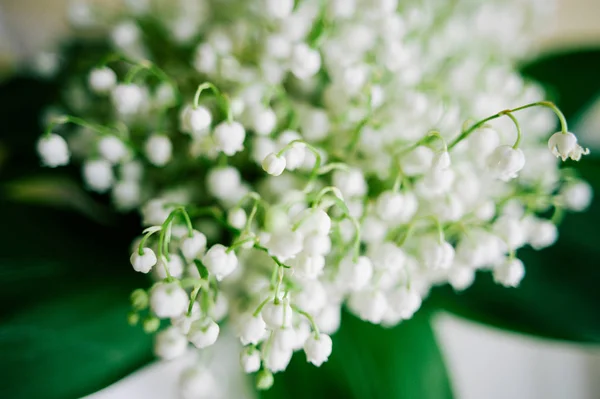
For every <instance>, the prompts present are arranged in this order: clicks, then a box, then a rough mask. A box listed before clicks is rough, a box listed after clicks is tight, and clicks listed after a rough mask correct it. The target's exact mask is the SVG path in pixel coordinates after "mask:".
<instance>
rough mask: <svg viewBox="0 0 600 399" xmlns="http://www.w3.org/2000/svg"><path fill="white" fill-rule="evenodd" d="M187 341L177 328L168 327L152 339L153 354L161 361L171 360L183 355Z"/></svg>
mask: <svg viewBox="0 0 600 399" xmlns="http://www.w3.org/2000/svg"><path fill="white" fill-rule="evenodd" d="M187 344H188V340H187V338H186V337H185V335H183V334H182V333H181V332H180V331H179V330H178V329H177V328H175V327H169V328H167V329H166V330H163V331H161V332H159V333H158V334H156V337H155V338H154V353H156V356H158V357H160V358H161V359H163V360H172V359H175V358H177V357H179V356H181V355H183V354H184V353H185V351H186V349H187Z"/></svg>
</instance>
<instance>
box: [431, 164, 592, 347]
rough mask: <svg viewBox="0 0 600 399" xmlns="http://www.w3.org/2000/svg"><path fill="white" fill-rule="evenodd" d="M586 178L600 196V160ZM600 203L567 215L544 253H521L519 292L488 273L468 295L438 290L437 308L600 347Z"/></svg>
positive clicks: (584, 167)
mask: <svg viewBox="0 0 600 399" xmlns="http://www.w3.org/2000/svg"><path fill="white" fill-rule="evenodd" d="M577 169H578V170H579V171H580V173H581V175H582V177H583V178H584V179H585V180H587V181H588V182H590V184H592V186H593V187H594V188H595V190H596V193H598V192H600V159H598V158H590V157H588V158H585V159H583V160H582V161H581V162H580V164H578V165H577ZM598 226H600V198H598V197H596V199H595V200H594V201H593V203H592V206H591V208H590V209H589V211H588V212H586V213H579V214H568V215H567V216H566V218H565V220H564V222H563V224H562V225H561V226H560V229H559V230H560V236H559V237H560V238H559V240H558V242H557V243H556V244H555V245H554V246H553V247H551V248H547V249H544V250H542V251H533V250H531V249H523V250H520V251H519V252H518V256H519V258H521V259H522V260H523V262H524V263H525V267H526V270H527V274H526V276H525V279H524V280H523V282H522V283H521V285H520V286H519V287H518V288H504V287H501V286H499V285H497V284H495V283H494V282H493V281H492V278H491V276H490V273H489V272H485V273H481V274H480V275H478V277H477V280H476V283H475V284H474V285H473V287H471V288H469V289H468V290H467V291H466V292H464V293H458V294H457V293H455V292H453V291H452V290H451V289H450V288H448V287H442V288H439V289H436V290H435V291H434V294H433V298H432V300H433V303H435V304H436V305H439V306H441V307H443V308H445V309H447V310H450V311H453V312H455V313H457V314H459V315H461V316H464V317H468V318H471V319H474V320H477V321H480V322H483V323H487V324H491V325H494V326H496V327H500V328H505V329H509V330H514V331H518V332H522V333H527V334H534V335H538V336H542V337H546V338H553V339H560V340H569V341H578V342H592V343H599V342H600V315H599V314H598V304H600V290H599V289H598V282H599V281H600V268H599V267H598V259H600V245H599V242H598Z"/></svg>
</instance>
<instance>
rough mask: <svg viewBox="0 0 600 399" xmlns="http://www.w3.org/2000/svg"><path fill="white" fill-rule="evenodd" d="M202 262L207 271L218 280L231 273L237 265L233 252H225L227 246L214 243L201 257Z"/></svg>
mask: <svg viewBox="0 0 600 399" xmlns="http://www.w3.org/2000/svg"><path fill="white" fill-rule="evenodd" d="M202 262H203V263H204V266H206V268H207V269H208V271H209V272H210V273H211V274H213V275H214V276H215V277H216V278H217V280H219V281H221V280H223V279H224V278H225V277H227V276H229V275H230V274H231V273H233V271H234V270H235V268H236V267H237V265H238V259H237V256H235V252H233V251H231V252H227V247H225V246H223V245H221V244H215V245H213V246H212V247H210V249H209V250H208V251H207V252H206V254H205V255H204V257H203V258H202Z"/></svg>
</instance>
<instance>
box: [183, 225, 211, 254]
mask: <svg viewBox="0 0 600 399" xmlns="http://www.w3.org/2000/svg"><path fill="white" fill-rule="evenodd" d="M205 249H206V236H205V235H204V234H202V233H201V232H199V231H197V230H194V232H193V233H192V236H191V237H190V236H186V237H185V238H184V239H183V241H182V242H181V252H182V253H183V256H185V258H186V259H188V260H192V259H196V258H197V257H198V256H199V255H200V254H201V253H202V252H204V250H205Z"/></svg>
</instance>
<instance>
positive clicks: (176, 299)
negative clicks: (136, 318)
mask: <svg viewBox="0 0 600 399" xmlns="http://www.w3.org/2000/svg"><path fill="white" fill-rule="evenodd" d="M189 302H190V299H189V297H188V295H187V293H186V292H185V290H184V289H183V288H181V286H180V285H179V284H178V283H176V282H172V283H163V282H161V283H157V284H156V285H155V286H154V287H153V288H152V290H151V291H150V309H152V311H153V312H154V314H156V316H157V317H159V318H161V319H164V318H170V317H179V316H181V315H182V314H184V313H185V311H186V310H187V307H188V305H189Z"/></svg>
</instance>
